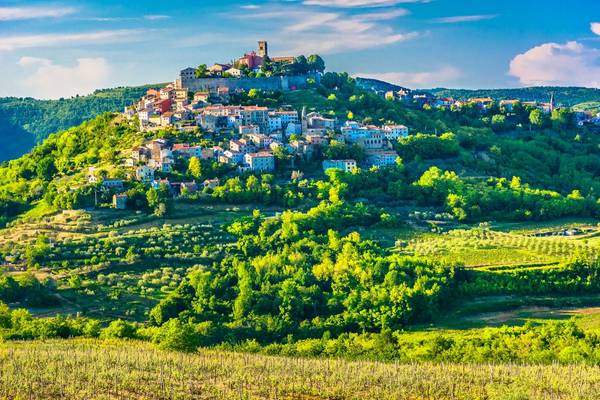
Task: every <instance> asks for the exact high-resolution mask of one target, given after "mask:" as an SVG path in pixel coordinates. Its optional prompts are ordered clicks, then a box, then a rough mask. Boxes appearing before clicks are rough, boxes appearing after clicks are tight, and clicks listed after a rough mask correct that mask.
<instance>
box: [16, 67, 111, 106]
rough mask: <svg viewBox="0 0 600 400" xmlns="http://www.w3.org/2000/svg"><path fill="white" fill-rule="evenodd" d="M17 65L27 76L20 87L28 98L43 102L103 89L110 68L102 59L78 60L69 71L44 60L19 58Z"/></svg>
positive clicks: (109, 74) (108, 76) (67, 68)
mask: <svg viewBox="0 0 600 400" xmlns="http://www.w3.org/2000/svg"><path fill="white" fill-rule="evenodd" d="M18 64H19V65H20V66H22V67H23V68H25V69H27V72H28V73H29V75H28V77H27V78H25V80H24V81H23V82H22V83H21V85H22V86H23V87H24V89H25V90H27V92H28V93H29V95H30V96H33V97H37V98H42V99H57V98H60V97H70V96H74V95H77V94H80V95H82V94H89V93H91V92H93V91H94V90H96V89H98V88H101V87H106V86H107V85H108V84H109V79H110V76H111V67H110V65H109V64H108V62H107V61H106V60H105V59H104V58H79V59H78V60H77V63H76V64H75V65H74V66H70V67H69V66H64V65H56V64H54V63H53V62H52V61H51V60H48V59H45V58H37V57H22V58H21V59H20V60H19V62H18Z"/></svg>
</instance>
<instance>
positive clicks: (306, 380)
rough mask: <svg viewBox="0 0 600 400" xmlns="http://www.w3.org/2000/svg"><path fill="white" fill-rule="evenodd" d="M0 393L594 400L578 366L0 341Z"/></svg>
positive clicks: (595, 376)
mask: <svg viewBox="0 0 600 400" xmlns="http://www.w3.org/2000/svg"><path fill="white" fill-rule="evenodd" d="M0 363H1V365H2V369H0V398H7V399H63V398H69V399H306V400H308V399H312V400H317V399H338V400H343V399H414V400H416V399H431V400H434V399H435V400H450V399H453V400H459V399H464V400H476V399H488V400H509V399H514V400H517V399H549V400H550V399H552V400H554V399H556V400H558V399H561V400H567V399H578V400H584V399H590V400H591V399H597V398H598V397H597V396H598V388H600V368H599V367H597V366H586V365H550V366H548V365H545V366H534V365H532V366H527V365H515V364H504V365H460V364H429V363H424V364H409V365H406V364H386V363H375V362H362V361H358V362H352V361H342V360H329V359H299V358H283V357H281V358H280V357H268V356H261V355H254V354H238V353H229V352H222V351H214V350H202V351H200V352H198V353H195V354H183V353H169V352H163V351H159V350H156V349H154V348H153V347H152V346H151V345H148V344H143V343H135V342H134V343H132V342H128V343H118V342H100V341H84V340H77V341H74V340H63V341H60V340H55V341H48V342H11V343H5V344H3V345H1V346H0Z"/></svg>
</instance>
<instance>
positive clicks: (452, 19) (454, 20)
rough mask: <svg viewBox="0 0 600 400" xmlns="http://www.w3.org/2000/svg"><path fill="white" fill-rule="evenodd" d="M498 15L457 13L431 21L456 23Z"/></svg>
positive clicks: (491, 17) (492, 17)
mask: <svg viewBox="0 0 600 400" xmlns="http://www.w3.org/2000/svg"><path fill="white" fill-rule="evenodd" d="M497 16H498V14H481V15H457V16H454V17H444V18H438V19H434V20H433V22H437V23H438V24H457V23H459V22H476V21H483V20H487V19H494V18H496V17H497Z"/></svg>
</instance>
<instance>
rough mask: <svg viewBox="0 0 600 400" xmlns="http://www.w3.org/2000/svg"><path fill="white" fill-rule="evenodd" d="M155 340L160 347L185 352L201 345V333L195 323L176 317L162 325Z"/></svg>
mask: <svg viewBox="0 0 600 400" xmlns="http://www.w3.org/2000/svg"><path fill="white" fill-rule="evenodd" d="M155 340H156V341H157V342H158V345H159V347H160V348H162V349H165V350H176V351H184V352H192V351H195V350H196V348H197V347H198V345H199V335H198V333H196V329H195V327H194V325H192V324H190V323H183V322H181V321H180V320H178V319H176V318H174V319H171V320H169V321H168V322H167V323H166V324H164V325H163V326H161V327H160V328H159V331H158V335H156V337H155Z"/></svg>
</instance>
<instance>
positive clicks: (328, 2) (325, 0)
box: [303, 0, 427, 8]
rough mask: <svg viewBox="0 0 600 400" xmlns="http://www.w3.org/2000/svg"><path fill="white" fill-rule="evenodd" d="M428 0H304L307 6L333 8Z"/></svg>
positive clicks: (380, 5) (388, 4)
mask: <svg viewBox="0 0 600 400" xmlns="http://www.w3.org/2000/svg"><path fill="white" fill-rule="evenodd" d="M424 2H427V1H426V0H304V3H303V4H305V5H307V6H322V7H332V8H375V7H390V6H395V5H398V4H402V3H424Z"/></svg>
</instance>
